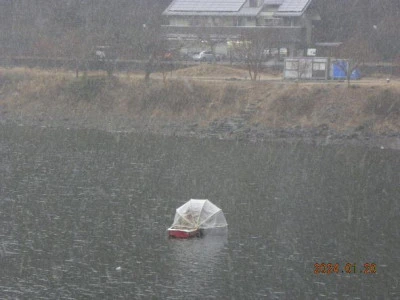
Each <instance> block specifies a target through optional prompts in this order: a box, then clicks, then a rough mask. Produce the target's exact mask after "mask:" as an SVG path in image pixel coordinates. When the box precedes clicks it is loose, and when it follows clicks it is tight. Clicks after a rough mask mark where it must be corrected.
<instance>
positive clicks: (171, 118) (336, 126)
mask: <svg viewBox="0 0 400 300" xmlns="http://www.w3.org/2000/svg"><path fill="white" fill-rule="evenodd" d="M246 77H247V73H246V71H243V70H235V69H231V68H227V67H218V66H204V65H203V66H197V67H193V68H190V69H186V70H179V71H175V72H174V73H173V74H172V75H170V77H169V78H168V80H167V81H166V82H165V83H164V82H163V80H162V77H161V75H160V74H153V75H152V78H153V79H152V80H151V82H150V83H148V84H146V83H145V82H144V81H143V79H142V78H143V77H142V75H141V74H137V75H135V74H120V75H117V76H115V77H114V78H107V77H105V76H103V75H99V74H98V75H93V74H92V75H91V76H88V77H80V78H75V77H74V74H73V73H68V72H61V71H59V72H55V71H49V72H47V71H40V70H28V69H8V70H6V69H2V70H0V115H1V118H3V119H4V118H5V119H8V120H14V121H18V122H21V123H24V122H27V123H32V122H40V123H43V124H49V125H57V124H60V125H63V124H64V123H66V124H68V122H71V123H73V124H75V125H78V126H88V127H98V128H106V129H116V130H118V129H122V130H127V129H128V130H129V128H130V127H131V126H138V124H139V126H149V124H152V126H156V127H157V126H164V125H165V124H167V123H170V122H172V123H174V124H180V123H182V124H193V123H196V124H198V126H199V128H201V127H207V126H208V125H209V123H210V122H212V121H214V120H223V119H226V118H230V117H232V118H234V117H236V116H240V115H243V112H245V111H246V110H247V108H249V107H251V108H252V110H251V112H250V113H248V114H247V116H246V122H247V123H248V125H249V126H263V127H267V128H303V129H304V128H316V127H321V126H323V127H329V128H330V129H332V130H335V131H339V132H340V131H347V130H358V131H363V132H371V133H375V134H392V133H395V134H396V133H399V132H400V83H399V82H396V81H392V82H391V83H389V84H387V83H386V82H385V81H384V80H378V79H376V80H374V79H370V80H364V81H360V82H354V84H355V85H353V86H352V87H350V88H348V87H347V84H346V83H341V82H333V83H323V82H320V83H310V82H300V83H296V82H285V81H282V80H280V79H279V78H277V77H273V76H269V75H267V74H264V75H263V76H262V78H261V79H264V80H261V81H258V82H251V81H249V80H246V79H245V78H246ZM200 79H201V80H200ZM215 79H220V80H215Z"/></svg>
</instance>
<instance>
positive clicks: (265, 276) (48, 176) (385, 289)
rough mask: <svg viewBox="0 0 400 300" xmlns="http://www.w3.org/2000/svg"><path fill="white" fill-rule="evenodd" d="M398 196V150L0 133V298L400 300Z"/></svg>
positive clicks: (40, 131)
mask: <svg viewBox="0 0 400 300" xmlns="http://www.w3.org/2000/svg"><path fill="white" fill-rule="evenodd" d="M190 198H198V199H201V198H208V199H210V200H211V201H212V202H214V203H215V204H216V205H218V206H219V207H221V208H222V210H223V211H224V213H225V216H226V219H227V221H228V223H229V231H228V234H227V236H223V237H212V236H206V237H204V238H202V239H191V240H173V239H168V237H167V233H166V229H167V228H168V227H169V225H171V223H172V221H173V217H174V212H175V209H176V208H177V207H178V206H180V205H182V204H183V203H184V202H186V201H187V200H189V199H190ZM399 199H400V152H399V151H398V150H390V149H380V148H362V147H355V146H338V145H331V146H315V145H312V144H304V143H302V142H290V143H288V142H264V143H257V144H255V143H250V142H236V141H221V140H213V139H193V138H182V137H162V136H149V135H147V136H144V135H137V134H128V133H106V132H101V131H95V130H72V129H71V130H67V129H49V128H39V127H36V128H31V127H22V126H21V127H16V126H14V127H13V126H8V125H1V126H0V299H189V298H193V299H399V298H400V282H399V278H400V251H399V249H400V226H399V225H400V218H399V216H400V203H399ZM316 263H319V264H322V263H326V264H327V263H332V264H336V263H337V264H338V266H339V269H338V270H337V271H338V273H336V272H333V273H332V274H314V271H315V264H316ZM347 263H351V264H352V265H351V266H348V268H347V269H346V268H345V266H346V264H347ZM354 264H355V266H354ZM364 264H375V267H374V268H376V271H377V272H376V273H374V274H364V273H363V271H364ZM367 267H368V266H367ZM368 270H370V271H371V270H372V269H368ZM368 270H367V271H368ZM342 271H343V272H342ZM346 271H351V273H346ZM353 271H355V272H353Z"/></svg>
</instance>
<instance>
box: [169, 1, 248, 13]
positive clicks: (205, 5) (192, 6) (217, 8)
mask: <svg viewBox="0 0 400 300" xmlns="http://www.w3.org/2000/svg"><path fill="white" fill-rule="evenodd" d="M245 2H246V0H174V1H172V3H171V4H170V5H169V7H168V8H167V9H166V11H168V12H192V13H193V12H237V11H239V10H240V8H241V7H242V6H243V4H244V3H245Z"/></svg>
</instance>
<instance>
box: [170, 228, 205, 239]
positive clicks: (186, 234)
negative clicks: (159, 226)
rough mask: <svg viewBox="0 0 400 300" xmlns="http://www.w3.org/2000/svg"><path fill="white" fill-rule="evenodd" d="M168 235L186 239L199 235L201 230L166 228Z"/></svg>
mask: <svg viewBox="0 0 400 300" xmlns="http://www.w3.org/2000/svg"><path fill="white" fill-rule="evenodd" d="M168 235H169V236H170V237H173V238H178V239H188V238H191V237H200V236H201V231H200V230H199V229H195V230H179V229H168Z"/></svg>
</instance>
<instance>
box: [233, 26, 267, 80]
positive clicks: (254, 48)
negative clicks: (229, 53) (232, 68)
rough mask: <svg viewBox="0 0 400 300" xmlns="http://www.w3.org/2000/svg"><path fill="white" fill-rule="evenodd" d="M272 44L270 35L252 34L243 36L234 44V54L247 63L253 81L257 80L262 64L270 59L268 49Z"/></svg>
mask: <svg viewBox="0 0 400 300" xmlns="http://www.w3.org/2000/svg"><path fill="white" fill-rule="evenodd" d="M272 42H273V40H272V36H271V35H269V34H265V33H262V34H261V33H250V34H246V35H242V36H241V38H240V39H239V40H238V41H236V42H233V43H232V45H233V51H234V54H235V55H236V56H238V57H239V59H241V60H242V61H245V62H246V66H247V70H248V71H249V75H250V79H251V80H257V78H258V76H259V74H260V72H261V70H262V64H263V63H264V62H265V61H266V59H267V57H268V52H267V49H268V48H270V45H271V43H272Z"/></svg>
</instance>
